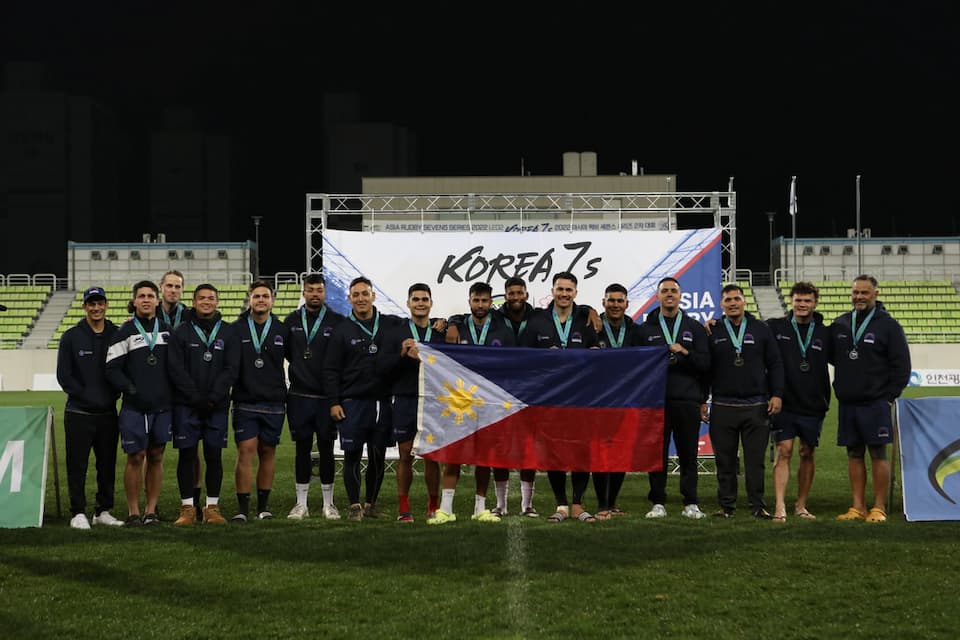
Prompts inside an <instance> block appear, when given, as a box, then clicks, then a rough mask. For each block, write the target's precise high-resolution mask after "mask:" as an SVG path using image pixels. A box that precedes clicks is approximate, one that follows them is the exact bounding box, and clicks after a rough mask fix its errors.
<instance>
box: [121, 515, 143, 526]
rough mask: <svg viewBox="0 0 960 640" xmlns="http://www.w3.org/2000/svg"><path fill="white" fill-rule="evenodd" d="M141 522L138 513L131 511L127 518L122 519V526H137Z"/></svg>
mask: <svg viewBox="0 0 960 640" xmlns="http://www.w3.org/2000/svg"><path fill="white" fill-rule="evenodd" d="M142 524H143V522H142V521H141V520H140V514H139V513H131V514H130V515H128V516H127V519H126V520H124V521H123V526H125V527H139V526H140V525H142Z"/></svg>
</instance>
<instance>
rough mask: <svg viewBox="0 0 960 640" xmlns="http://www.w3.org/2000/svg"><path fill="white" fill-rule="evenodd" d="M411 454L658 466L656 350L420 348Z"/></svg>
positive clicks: (586, 466) (660, 361) (501, 462)
mask: <svg viewBox="0 0 960 640" xmlns="http://www.w3.org/2000/svg"><path fill="white" fill-rule="evenodd" d="M419 349H420V359H421V361H422V363H423V365H422V366H421V368H420V404H419V408H418V417H417V418H418V427H419V432H418V433H417V439H416V441H415V442H414V451H415V452H416V453H417V454H418V455H420V456H422V457H424V458H427V459H429V460H436V461H439V462H450V463H457V464H473V465H480V466H490V467H505V468H510V469H541V470H557V471H560V470H563V471H659V470H661V469H662V468H663V459H662V456H663V402H664V394H665V390H666V379H667V357H666V352H665V351H664V350H663V349H662V348H654V347H629V348H623V349H524V348H491V347H473V346H461V345H443V344H434V345H427V344H421V345H419Z"/></svg>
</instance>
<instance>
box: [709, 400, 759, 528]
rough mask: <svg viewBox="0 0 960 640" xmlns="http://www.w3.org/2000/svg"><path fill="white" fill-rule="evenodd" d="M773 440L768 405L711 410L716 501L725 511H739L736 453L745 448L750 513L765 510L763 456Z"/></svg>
mask: <svg viewBox="0 0 960 640" xmlns="http://www.w3.org/2000/svg"><path fill="white" fill-rule="evenodd" d="M769 438H770V426H769V421H768V418H767V405H766V403H764V404H762V405H747V406H729V405H718V404H714V405H713V407H712V408H711V410H710V439H711V440H712V441H713V453H714V455H715V456H716V463H717V499H718V501H719V502H720V506H721V507H722V508H723V509H724V510H726V511H733V510H734V509H736V508H737V450H738V449H739V447H740V444H741V443H742V444H743V470H744V476H745V480H746V485H747V500H748V501H749V502H750V509H751V511H753V512H756V511H757V510H759V509H766V505H765V504H764V502H763V477H764V474H765V472H766V467H765V466H764V460H763V456H764V453H765V452H766V449H767V441H768V440H769Z"/></svg>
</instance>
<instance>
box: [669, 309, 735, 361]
mask: <svg viewBox="0 0 960 640" xmlns="http://www.w3.org/2000/svg"><path fill="white" fill-rule="evenodd" d="M658 317H659V318H660V331H662V332H663V337H664V339H665V340H666V341H667V346H670V345H671V344H675V343H676V342H677V337H678V336H679V335H680V320H681V319H682V318H683V311H677V317H676V318H675V319H674V321H673V333H670V330H669V329H667V321H666V320H664V319H663V314H662V313H660V314H658ZM724 320H726V318H724ZM728 326H729V325H728ZM740 339H741V340H743V337H742V336H741V338H740ZM736 346H737V345H736V344H734V347H736ZM737 353H740V352H739V351H737Z"/></svg>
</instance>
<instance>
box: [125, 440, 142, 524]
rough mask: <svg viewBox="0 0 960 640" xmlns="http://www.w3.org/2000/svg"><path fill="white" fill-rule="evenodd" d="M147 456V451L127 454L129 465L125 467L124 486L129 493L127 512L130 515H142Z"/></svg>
mask: <svg viewBox="0 0 960 640" xmlns="http://www.w3.org/2000/svg"><path fill="white" fill-rule="evenodd" d="M146 457H147V452H146V451H138V452H137V453H130V454H127V465H126V466H125V467H124V469H123V488H124V491H125V492H126V494H127V513H128V514H130V515H140V488H141V487H142V484H143V467H144V460H145V459H146Z"/></svg>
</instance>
